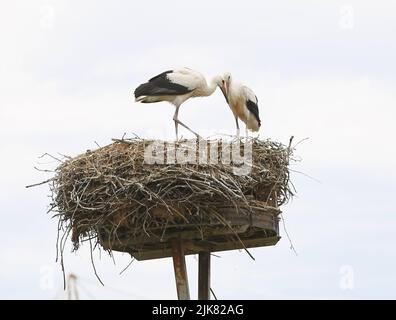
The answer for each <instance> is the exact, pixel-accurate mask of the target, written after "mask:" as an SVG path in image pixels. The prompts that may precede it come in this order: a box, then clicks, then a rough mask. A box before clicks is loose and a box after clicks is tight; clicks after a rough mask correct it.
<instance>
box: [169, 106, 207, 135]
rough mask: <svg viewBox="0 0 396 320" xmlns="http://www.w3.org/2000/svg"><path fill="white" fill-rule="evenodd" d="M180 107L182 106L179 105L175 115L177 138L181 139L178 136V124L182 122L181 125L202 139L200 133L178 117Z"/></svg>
mask: <svg viewBox="0 0 396 320" xmlns="http://www.w3.org/2000/svg"><path fill="white" fill-rule="evenodd" d="M179 108H180V106H177V107H176V111H175V115H174V116H173V121H175V128H176V139H177V140H179V138H178V132H177V131H178V129H177V128H178V125H179V124H180V125H181V126H183V127H184V128H186V129H187V130H189V131H190V132H191V133H193V134H195V135H196V137H197V138H198V139H202V137H201V136H200V135H199V134H198V133H196V132H195V131H193V130H191V129H190V128H189V127H187V126H186V125H185V124H184V123H183V122H181V121H180V120H179V119H178V115H179Z"/></svg>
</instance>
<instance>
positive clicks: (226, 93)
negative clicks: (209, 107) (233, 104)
mask: <svg viewBox="0 0 396 320" xmlns="http://www.w3.org/2000/svg"><path fill="white" fill-rule="evenodd" d="M220 89H221V92H223V95H224V98H225V99H226V101H227V103H228V88H227V85H226V84H225V83H224V84H223V85H222V86H221V87H220Z"/></svg>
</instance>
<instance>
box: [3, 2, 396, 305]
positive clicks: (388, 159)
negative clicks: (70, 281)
mask: <svg viewBox="0 0 396 320" xmlns="http://www.w3.org/2000/svg"><path fill="white" fill-rule="evenodd" d="M346 5H347V6H349V7H348V8H352V10H353V21H352V20H348V19H349V17H348V16H345V14H344V13H343V12H344V11H343V8H346V7H344V6H346ZM395 9H396V4H395V2H394V1H385V0H384V1H348V2H344V1H322V2H321V3H320V4H318V2H317V1H299V2H298V3H297V2H296V1H291V0H289V1H277V4H274V3H271V4H269V3H264V2H263V1H244V2H241V1H238V2H237V1H216V2H213V1H199V2H194V3H192V2H186V1H166V2H164V1H161V2H160V1H141V2H136V3H132V2H130V1H112V2H108V1H84V2H83V3H81V2H80V1H50V0H47V1H34V3H33V1H13V2H8V3H7V4H5V3H2V4H1V5H0V46H1V47H0V138H1V141H2V143H1V150H2V158H1V160H0V161H1V166H0V168H1V171H2V172H1V181H2V183H1V184H0V203H1V214H2V223H1V225H0V241H1V243H2V248H1V249H0V283H1V286H0V298H24V299H31V298H40V299H52V298H53V297H54V296H55V295H56V294H57V291H58V289H59V288H60V286H61V280H62V279H61V271H60V266H59V265H58V264H55V263H54V260H55V234H56V232H55V231H56V221H55V220H51V219H50V216H48V215H46V214H45V212H46V207H47V205H48V203H49V199H48V198H47V195H48V190H47V188H46V187H42V188H38V189H33V190H32V189H31V190H25V189H24V186H25V185H27V184H30V183H33V182H36V181H41V180H44V179H46V178H47V176H46V175H45V174H43V173H39V172H36V171H35V170H34V169H33V167H34V166H35V165H37V163H38V162H40V161H41V160H39V159H38V156H40V155H41V154H43V153H45V152H49V153H52V154H56V153H57V152H60V153H63V154H68V155H76V154H78V153H80V152H83V151H85V150H86V149H89V148H95V143H94V141H96V142H98V143H99V144H100V145H105V144H107V143H109V142H110V139H111V138H113V137H121V136H122V134H123V133H124V132H127V133H131V132H135V133H137V134H139V135H141V136H143V137H158V138H173V135H174V126H173V123H172V121H171V119H172V114H173V108H172V107H171V106H170V105H167V104H165V103H164V104H152V105H139V104H135V103H134V102H133V96H132V92H133V89H134V88H135V87H136V86H137V85H138V84H139V83H141V82H143V81H145V80H147V79H148V78H149V77H151V76H153V75H155V74H157V73H159V72H161V71H164V70H168V69H170V68H173V67H180V66H188V67H191V68H194V69H196V70H199V71H201V72H202V73H204V74H205V75H207V76H208V77H211V76H213V75H216V74H219V73H223V72H224V71H230V72H232V74H233V76H234V77H235V78H238V79H239V80H240V81H242V82H244V83H246V84H248V85H249V86H250V87H252V88H253V89H254V91H255V92H256V93H257V96H258V98H259V106H260V114H261V118H262V122H263V126H262V128H261V131H260V136H261V137H264V138H272V139H274V140H279V141H283V142H285V143H286V142H287V141H288V139H289V137H290V136H291V135H294V136H295V137H296V140H300V139H303V138H306V137H309V138H310V139H309V140H307V141H306V142H304V143H302V144H301V145H300V146H299V148H298V155H299V156H301V158H302V159H303V161H302V162H301V163H299V164H298V165H297V167H296V169H297V170H300V171H303V172H305V173H307V174H309V175H311V176H313V177H315V178H316V179H317V180H319V181H320V183H319V182H316V181H314V180H311V179H309V178H307V177H305V176H302V175H298V174H295V175H294V176H293V182H294V184H295V185H296V187H297V189H298V197H296V198H295V199H294V200H293V201H292V202H291V203H290V204H289V205H287V206H285V207H284V208H283V209H284V216H285V219H286V223H287V228H288V231H289V233H290V234H291V236H292V239H293V241H294V244H295V246H296V248H297V250H298V252H299V255H298V256H297V257H296V256H295V255H294V254H293V252H292V251H291V250H289V243H288V241H287V238H286V235H285V233H284V232H282V235H283V238H282V240H281V241H280V243H279V244H278V245H277V246H275V247H272V248H260V249H254V250H252V252H253V254H254V256H255V257H256V261H255V262H254V261H251V260H250V258H249V257H248V256H247V255H246V254H244V253H243V252H241V253H240V252H228V253H222V254H221V258H218V259H217V258H213V272H212V275H213V287H214V289H215V292H216V293H217V295H218V296H219V297H220V298H235V299H247V298H252V299H275V298H292V299H296V298H341V299H350V298H395V292H396V291H395V290H396V275H395V272H394V270H395V269H396V268H395V267H396V258H395V254H396V249H395V248H394V239H393V235H394V233H395V231H396V215H395V210H394V205H393V202H394V201H393V196H394V194H395V192H396V187H395V178H396V172H395V166H396V160H395V159H396V150H395V148H394V145H395V142H394V139H395V137H396V128H395V125H394V121H395V118H396V109H395V108H396V90H395V85H396V77H395V72H396V62H395V58H394V57H396V40H395V39H396V38H395V36H394V35H395V32H396V20H395V19H394V12H395ZM350 22H352V24H350ZM180 118H181V119H182V120H183V121H184V122H185V123H187V124H189V125H191V127H192V128H194V129H195V130H197V131H199V132H200V133H202V134H203V135H210V134H213V133H215V132H221V133H233V132H234V121H233V117H232V115H231V113H230V111H229V110H228V107H227V106H226V104H225V102H224V98H223V97H222V95H221V94H220V93H219V92H216V93H215V94H214V95H213V96H211V97H210V98H206V99H195V100H191V101H188V102H187V103H185V104H184V105H183V106H182V108H181V111H180ZM184 134H186V133H185V132H184ZM186 135H187V134H186ZM86 249H87V248H85V249H84V248H83V250H82V251H80V252H78V253H76V254H69V253H67V254H66V267H67V270H68V271H73V272H75V273H76V274H77V275H78V276H79V277H81V278H82V279H85V280H82V281H83V283H85V286H86V287H87V289H88V290H89V292H91V293H92V295H93V296H95V297H97V298H175V297H176V292H175V288H174V279H173V270H172V263H171V260H170V259H164V260H158V261H147V262H134V263H133V265H132V267H131V268H130V269H129V270H128V271H127V272H125V273H124V274H122V275H121V276H120V275H119V274H118V273H119V272H120V271H121V270H122V269H123V268H124V266H126V265H127V264H128V262H129V258H128V256H127V255H121V254H117V255H116V260H117V264H116V265H115V266H114V265H113V262H112V260H111V259H110V258H108V257H107V256H105V255H103V256H102V259H101V261H98V262H97V264H96V265H97V268H98V271H99V273H100V274H101V277H102V279H103V281H104V282H105V284H106V285H107V286H106V287H105V288H99V287H98V286H97V282H96V280H95V278H94V275H93V272H92V269H91V265H90V257H89V254H88V251H87V250H86ZM188 264H189V268H190V269H189V272H190V286H191V289H192V293H193V297H195V292H196V268H197V262H196V260H195V259H194V258H193V257H190V258H188ZM343 266H351V268H352V269H351V270H353V272H354V282H353V284H354V287H353V289H350V290H343V289H342V286H340V281H341V282H342V280H343V279H344V278H343V277H342V276H343V275H342V274H341V273H340V268H342V267H343ZM48 270H50V271H48ZM48 272H49V273H48ZM51 275H52V276H51ZM43 276H44V277H43ZM48 276H49V277H50V279H52V281H53V286H52V287H51V286H50V287H49V288H48V287H45V286H43V285H42V283H43V281H44V280H45V279H47V278H48ZM43 279H44V280H43ZM84 281H85V282H84ZM40 283H41V285H40ZM109 287H112V288H118V289H119V290H123V291H124V292H127V293H128V295H126V294H124V293H123V294H121V293H116V291H114V290H111V289H109ZM81 295H82V296H84V293H83V292H81ZM84 297H87V298H88V296H87V295H85V296H84Z"/></svg>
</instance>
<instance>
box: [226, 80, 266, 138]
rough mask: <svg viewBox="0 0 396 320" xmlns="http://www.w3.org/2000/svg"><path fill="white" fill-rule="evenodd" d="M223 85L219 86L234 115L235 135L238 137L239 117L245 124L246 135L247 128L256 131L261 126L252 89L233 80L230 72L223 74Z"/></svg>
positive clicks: (255, 97) (256, 101) (256, 100)
mask: <svg viewBox="0 0 396 320" xmlns="http://www.w3.org/2000/svg"><path fill="white" fill-rule="evenodd" d="M223 81H224V83H223V85H222V86H220V88H221V91H222V92H223V94H224V97H225V99H226V101H227V103H228V105H229V106H230V109H231V111H232V113H233V114H234V117H235V123H236V129H237V136H238V137H239V123H238V119H241V120H242V121H243V122H244V123H245V124H246V136H248V131H247V130H248V129H249V130H251V131H258V130H259V129H260V126H261V121H260V117H259V109H258V99H257V96H256V95H255V94H254V92H253V91H252V89H250V88H248V87H246V86H244V85H242V84H241V83H239V82H237V81H235V80H233V78H232V77H231V74H230V73H225V74H224V75H223Z"/></svg>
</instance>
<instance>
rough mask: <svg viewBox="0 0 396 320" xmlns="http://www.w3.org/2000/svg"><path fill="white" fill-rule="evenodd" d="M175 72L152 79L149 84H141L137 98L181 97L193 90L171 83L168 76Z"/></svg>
mask: <svg viewBox="0 0 396 320" xmlns="http://www.w3.org/2000/svg"><path fill="white" fill-rule="evenodd" d="M172 72H173V70H168V71H165V72H162V73H160V74H159V75H156V76H155V77H153V78H151V79H150V80H149V81H148V82H147V83H143V84H141V85H140V86H139V87H137V88H136V90H135V98H138V97H140V96H162V95H181V94H186V93H189V92H191V91H192V90H191V89H189V88H187V87H185V86H183V85H181V84H178V83H174V82H171V81H170V80H169V78H168V77H167V75H168V74H169V73H172Z"/></svg>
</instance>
